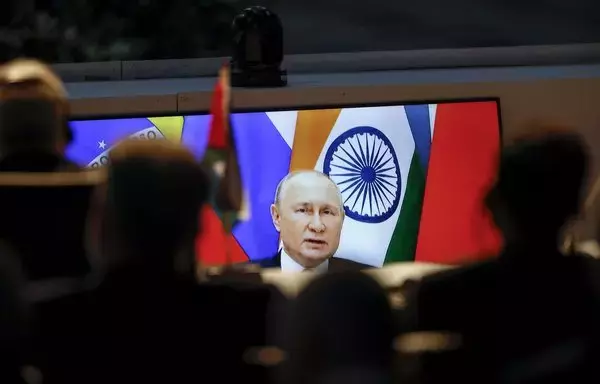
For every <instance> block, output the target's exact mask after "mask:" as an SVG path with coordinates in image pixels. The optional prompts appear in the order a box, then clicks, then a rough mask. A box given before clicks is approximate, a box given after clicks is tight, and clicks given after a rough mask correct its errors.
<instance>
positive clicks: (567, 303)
mask: <svg viewBox="0 0 600 384" xmlns="http://www.w3.org/2000/svg"><path fill="white" fill-rule="evenodd" d="M587 167H588V156H587V149H586V147H585V144H584V143H583V141H582V139H581V138H580V137H579V136H578V135H577V134H575V133H572V132H568V131H565V132H551V133H549V134H547V135H545V136H543V137H537V136H534V137H525V138H523V139H521V140H518V141H517V142H516V143H515V144H513V145H512V146H510V147H509V148H507V149H506V150H505V151H504V152H503V154H502V157H501V161H500V168H499V173H498V178H497V181H496V184H495V185H494V187H493V188H492V190H491V191H490V192H489V195H488V196H487V198H486V204H487V206H488V207H489V209H490V211H491V212H492V216H493V218H494V220H495V222H496V223H497V225H498V227H499V228H500V230H501V231H502V234H503V236H504V241H505V246H504V250H503V251H502V252H501V254H500V255H499V257H498V258H495V259H491V260H490V261H487V262H483V263H479V264H476V265H473V266H469V267H464V268H458V269H455V270H451V271H448V272H443V273H440V274H437V275H433V276H430V277H426V278H424V279H423V281H422V282H421V285H420V287H419V290H418V293H417V295H416V301H415V302H414V306H415V311H416V321H417V324H416V325H417V328H418V329H420V330H439V331H450V332H456V333H458V334H460V335H461V336H462V340H463V344H462V348H460V349H459V350H458V351H455V352H451V353H449V354H440V355H434V356H431V357H430V358H428V359H426V364H425V366H424V367H423V371H424V372H427V375H428V376H430V377H429V379H430V380H431V381H437V380H439V379H440V378H441V377H445V378H446V379H450V378H453V379H455V380H459V379H460V380H480V381H489V380H498V381H499V382H519V383H525V382H527V383H537V382H544V383H549V382H578V383H580V382H581V383H583V382H594V381H593V380H592V376H591V372H589V371H588V370H587V369H585V368H586V366H587V365H586V363H587V361H586V359H587V358H589V356H591V355H590V353H591V351H592V350H593V349H594V348H595V346H594V343H595V338H594V337H593V336H594V335H595V333H596V332H595V326H594V322H595V320H596V319H597V314H596V310H597V303H596V294H595V288H594V287H593V282H594V280H597V277H596V276H597V271H598V266H597V265H596V263H595V261H594V260H592V259H589V258H583V257H579V256H577V255H573V256H569V257H567V256H565V255H563V254H562V253H561V252H560V251H559V234H560V230H561V228H562V227H563V226H564V225H565V224H566V222H567V221H568V220H569V219H570V218H572V217H573V216H574V215H576V214H577V212H578V208H579V203H580V196H581V192H582V186H583V183H584V181H585V176H586V172H587ZM590 380H592V381H590ZM428 381H429V380H424V382H428Z"/></svg>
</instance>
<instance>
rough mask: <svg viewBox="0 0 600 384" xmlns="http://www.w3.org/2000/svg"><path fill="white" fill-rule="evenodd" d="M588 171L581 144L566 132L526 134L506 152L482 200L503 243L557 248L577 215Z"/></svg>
mask: <svg viewBox="0 0 600 384" xmlns="http://www.w3.org/2000/svg"><path fill="white" fill-rule="evenodd" d="M587 167H588V153H587V148H586V145H585V142H584V141H583V139H582V138H581V137H580V136H579V135H578V134H576V133H574V132H569V131H567V130H556V129H555V130H550V132H549V133H547V134H545V135H543V136H542V135H528V136H525V137H523V138H521V139H519V140H517V141H515V143H514V144H513V145H511V146H509V147H507V148H506V149H505V150H504V151H503V153H502V156H501V161H500V169H499V171H498V178H497V181H496V184H495V185H494V187H493V188H492V190H491V191H490V193H489V195H488V196H487V199H486V203H487V205H488V207H489V208H490V210H491V212H492V215H493V217H494V220H495V221H496V224H497V225H498V227H499V228H500V230H501V231H502V232H503V235H504V237H505V241H506V242H507V243H511V242H520V243H525V242H539V241H544V242H549V243H554V245H556V241H557V238H556V237H557V236H558V233H559V231H560V229H561V228H562V227H563V226H564V225H565V224H566V222H567V221H568V220H569V219H570V218H572V217H573V216H574V215H576V214H577V212H578V211H579V206H580V201H581V197H582V196H581V193H582V187H583V184H584V182H585V179H586V175H587Z"/></svg>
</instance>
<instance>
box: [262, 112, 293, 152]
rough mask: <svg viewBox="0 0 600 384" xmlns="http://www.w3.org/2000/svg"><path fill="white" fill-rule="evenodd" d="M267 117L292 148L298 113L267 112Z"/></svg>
mask: <svg viewBox="0 0 600 384" xmlns="http://www.w3.org/2000/svg"><path fill="white" fill-rule="evenodd" d="M267 117H269V120H271V122H272V123H273V125H274V126H275V128H276V129H277V131H278V132H279V134H280V135H281V137H282V138H283V140H285V142H286V143H287V145H289V147H290V148H292V145H293V144H294V133H295V132H296V119H297V118H298V111H282V112H267Z"/></svg>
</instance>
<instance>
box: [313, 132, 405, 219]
mask: <svg viewBox="0 0 600 384" xmlns="http://www.w3.org/2000/svg"><path fill="white" fill-rule="evenodd" d="M323 173H325V174H326V175H328V176H329V177H330V178H331V179H332V180H333V181H334V182H335V183H336V184H337V185H338V187H339V188H340V191H341V192H342V198H343V200H344V211H345V212H346V215H347V216H348V217H351V218H352V219H354V220H357V221H362V222H365V223H381V222H384V221H385V220H387V219H389V218H390V216H392V214H393V213H394V212H395V211H396V209H397V208H398V204H399V202H400V191H401V186H402V179H401V177H400V166H399V165H398V158H397V157H396V152H395V151H394V147H393V146H392V143H391V142H390V140H389V139H388V138H387V137H386V136H385V135H384V134H383V132H381V131H380V130H378V129H376V128H373V127H368V126H363V127H355V128H352V129H349V130H347V131H346V132H344V133H342V134H341V135H339V136H338V137H337V138H336V139H335V140H334V141H333V142H332V143H331V145H330V146H329V148H328V149H327V152H326V153H325V159H324V161H323Z"/></svg>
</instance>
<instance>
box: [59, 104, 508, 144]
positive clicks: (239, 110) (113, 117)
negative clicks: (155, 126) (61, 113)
mask: <svg viewBox="0 0 600 384" xmlns="http://www.w3.org/2000/svg"><path fill="white" fill-rule="evenodd" d="M489 101H493V102H495V103H496V109H497V111H498V129H499V134H500V148H502V146H503V132H504V130H503V126H502V108H501V103H500V97H473V98H451V99H431V100H410V101H393V102H391V101H386V102H368V103H344V104H339V103H332V104H314V105H310V104H305V105H301V106H298V107H274V108H264V107H260V108H259V107H253V108H232V109H231V113H252V112H285V111H307V110H318V109H334V108H336V109H337V108H365V107H391V106H398V107H402V106H406V105H422V104H455V103H472V102H489ZM209 114H210V110H208V109H206V110H201V109H199V110H195V111H186V112H178V111H172V112H167V111H165V112H163V113H156V114H155V113H152V114H147V113H131V114H109V115H81V116H76V117H75V118H69V121H90V120H116V119H136V118H149V117H174V116H184V117H185V116H194V115H196V116H197V115H209Z"/></svg>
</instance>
